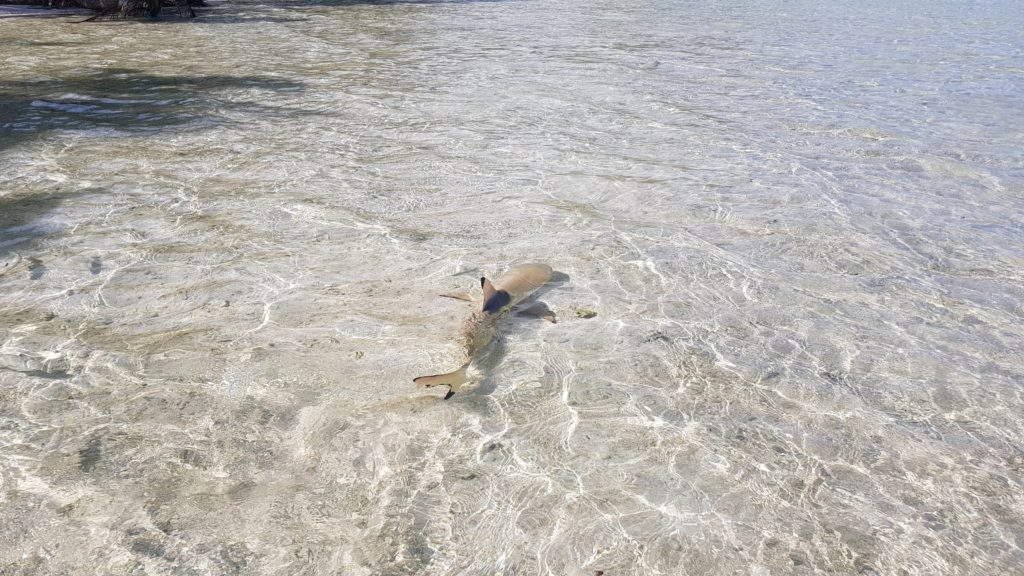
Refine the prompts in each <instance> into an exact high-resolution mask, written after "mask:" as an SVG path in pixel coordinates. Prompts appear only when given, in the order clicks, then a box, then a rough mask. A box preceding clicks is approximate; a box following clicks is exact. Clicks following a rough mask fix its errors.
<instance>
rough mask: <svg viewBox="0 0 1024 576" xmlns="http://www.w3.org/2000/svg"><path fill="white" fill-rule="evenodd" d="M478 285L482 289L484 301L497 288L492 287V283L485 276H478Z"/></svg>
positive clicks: (492, 294) (489, 297)
mask: <svg viewBox="0 0 1024 576" xmlns="http://www.w3.org/2000/svg"><path fill="white" fill-rule="evenodd" d="M480 287H481V288H483V289H484V302H485V303H486V302H487V301H488V300H490V299H491V296H494V293H495V292H497V290H495V289H494V284H491V281H490V280H488V279H487V278H486V277H481V278H480Z"/></svg>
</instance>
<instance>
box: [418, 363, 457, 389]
mask: <svg viewBox="0 0 1024 576" xmlns="http://www.w3.org/2000/svg"><path fill="white" fill-rule="evenodd" d="M467 368H469V362H466V363H465V364H463V365H462V367H461V368H459V369H458V370H456V371H454V372H449V373H447V374H434V375H433V376H420V377H419V378H414V379H413V382H415V383H416V385H417V386H423V387H424V388H431V387H433V386H448V387H449V388H451V391H452V392H458V391H459V388H461V387H462V385H463V384H465V383H466V382H468V381H469V377H468V376H467V375H466V369H467Z"/></svg>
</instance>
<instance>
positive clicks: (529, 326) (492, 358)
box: [453, 271, 570, 399]
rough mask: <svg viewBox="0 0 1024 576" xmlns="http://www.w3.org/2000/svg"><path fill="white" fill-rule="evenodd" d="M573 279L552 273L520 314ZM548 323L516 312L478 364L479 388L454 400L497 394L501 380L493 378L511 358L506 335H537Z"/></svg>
mask: <svg viewBox="0 0 1024 576" xmlns="http://www.w3.org/2000/svg"><path fill="white" fill-rule="evenodd" d="M569 279H570V278H569V275H568V274H565V273H563V272H557V271H556V272H554V273H552V275H551V279H550V280H548V281H547V283H545V284H544V285H543V286H541V287H540V288H538V289H537V290H536V291H535V292H534V293H533V294H531V295H530V296H529V297H528V298H526V299H524V300H523V301H522V302H520V303H519V304H518V305H516V310H520V311H521V310H524V309H526V308H529V307H531V306H533V305H535V304H538V303H540V302H541V298H542V297H543V296H544V294H546V293H547V292H549V291H550V290H552V289H554V288H556V287H559V286H561V285H562V284H565V283H566V282H568V281H569ZM544 323H546V320H543V319H541V318H539V317H536V316H523V315H518V314H516V311H515V310H513V312H512V315H511V317H510V318H509V319H508V320H506V321H505V322H504V323H503V329H500V330H499V331H498V334H497V336H496V337H495V338H494V341H492V342H491V345H490V346H489V347H488V349H487V351H486V352H485V353H484V354H483V356H481V357H480V359H479V360H477V362H476V363H475V366H474V368H475V369H476V372H477V373H478V374H479V376H478V378H477V379H476V382H477V383H476V385H475V386H473V387H472V388H470V389H468V390H467V392H468V394H456V395H455V396H454V397H453V398H458V397H460V396H462V397H464V398H467V399H471V398H473V397H481V396H490V395H491V394H493V393H494V392H495V390H497V389H498V385H499V382H498V380H497V379H496V378H494V377H493V374H494V371H495V369H496V368H497V367H498V365H499V364H501V362H502V360H504V359H505V356H506V355H507V354H508V349H507V346H506V345H505V335H506V334H508V333H510V332H513V331H515V332H517V333H520V334H523V333H531V334H536V333H537V331H538V330H539V328H540V327H541V326H542V325H543V324H544Z"/></svg>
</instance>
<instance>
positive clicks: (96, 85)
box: [0, 68, 321, 152]
mask: <svg viewBox="0 0 1024 576" xmlns="http://www.w3.org/2000/svg"><path fill="white" fill-rule="evenodd" d="M303 89H304V85H303V84H302V83H299V82H294V81H290V80H282V79H280V78H273V77H269V76H256V75H249V76H229V75H207V76H202V75H197V76H190V75H174V76H158V75H154V74H149V73H146V72H142V71H139V70H135V69H131V68H106V69H102V70H98V71H95V72H88V73H82V74H79V75H76V76H71V77H67V78H48V79H45V80H38V81H29V80H15V81H3V80H0V152H3V150H4V149H6V148H9V147H12V146H15V145H17V144H20V143H22V142H25V141H27V140H32V139H35V138H39V137H40V136H43V135H45V134H47V133H50V132H53V131H58V130H74V131H90V132H92V133H93V134H96V135H101V136H102V135H104V134H110V135H111V136H126V135H133V134H153V133H155V132H159V131H162V130H167V129H178V130H188V129H203V128H209V127H211V126H214V125H223V124H225V123H228V122H230V121H229V120H228V119H227V116H226V113H228V112H233V111H244V112H247V113H255V114H259V115H262V116H278V115H279V116H288V117H294V116H296V115H320V114H321V113H319V112H312V111H308V110H302V109H296V108H290V107H277V106H272V105H267V104H265V103H263V102H260V101H255V100H250V99H246V100H231V99H229V98H224V95H225V94H226V93H230V92H231V91H236V92H237V91H239V90H255V91H263V92H275V93H280V92H289V91H301V90H303Z"/></svg>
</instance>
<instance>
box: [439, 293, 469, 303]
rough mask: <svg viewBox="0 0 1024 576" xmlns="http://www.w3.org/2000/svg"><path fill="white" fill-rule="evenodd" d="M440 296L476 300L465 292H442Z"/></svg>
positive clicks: (467, 300)
mask: <svg viewBox="0 0 1024 576" xmlns="http://www.w3.org/2000/svg"><path fill="white" fill-rule="evenodd" d="M441 296H443V297H445V298H454V299H456V300H465V301H466V302H473V301H475V300H476V299H475V298H473V297H472V296H470V295H469V294H468V293H466V292H445V293H444V294H441Z"/></svg>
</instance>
